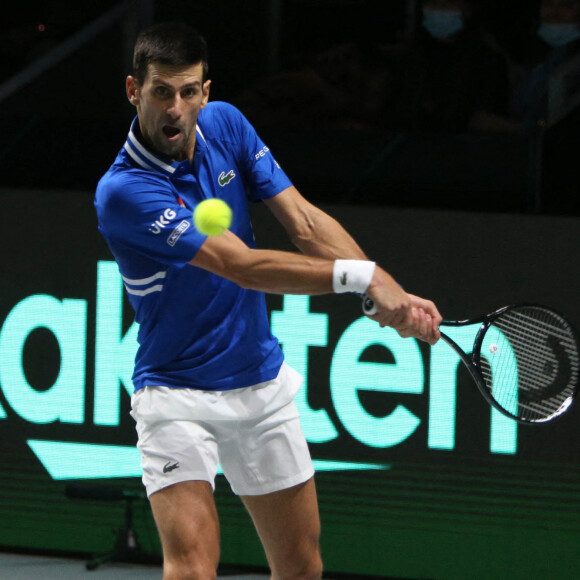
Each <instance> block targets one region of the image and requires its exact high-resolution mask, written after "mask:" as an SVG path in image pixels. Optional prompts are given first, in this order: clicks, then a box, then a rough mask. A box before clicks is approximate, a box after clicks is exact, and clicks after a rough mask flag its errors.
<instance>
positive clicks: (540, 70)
mask: <svg viewBox="0 0 580 580" xmlns="http://www.w3.org/2000/svg"><path fill="white" fill-rule="evenodd" d="M529 53H530V54H533V55H534V60H533V61H532V63H530V64H528V66H527V67H525V68H527V70H525V69H524V72H523V74H522V79H521V81H520V83H519V86H518V87H516V89H515V91H514V99H513V102H512V106H511V115H512V117H513V118H514V119H515V120H517V121H518V122H519V123H520V124H521V125H520V128H521V132H522V133H523V134H525V135H530V134H533V133H534V132H536V131H537V130H539V129H542V128H544V127H545V126H546V125H547V123H548V121H549V119H548V113H549V111H548V106H549V100H548V98H549V83H550V78H551V77H552V76H553V75H554V73H556V72H557V71H558V69H560V67H562V66H563V65H565V64H566V63H569V62H570V61H571V59H573V58H574V57H576V56H577V55H579V54H580V0H542V1H541V4H540V10H539V23H538V25H537V28H536V43H535V46H534V44H532V46H531V47H530V50H529ZM567 83H568V86H567V89H568V90H569V91H571V92H575V91H577V90H578V89H580V68H578V69H577V70H576V71H572V74H571V75H569V76H568V78H567Z"/></svg>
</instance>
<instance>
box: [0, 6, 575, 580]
mask: <svg viewBox="0 0 580 580" xmlns="http://www.w3.org/2000/svg"><path fill="white" fill-rule="evenodd" d="M146 4H147V3H146V2H141V3H139V2H137V3H135V4H134V5H133V8H132V11H133V12H132V14H133V16H135V17H136V18H137V20H138V19H139V18H145V16H144V15H143V14H142V13H143V11H144V6H145V5H146ZM116 5H117V4H116V3H115V2H110V1H109V2H101V1H98V2H97V1H92V2H82V3H73V2H66V1H48V2H39V3H35V2H32V3H27V4H26V5H24V4H21V5H17V4H11V5H3V7H2V8H0V11H1V14H2V18H0V51H1V54H2V57H3V69H2V71H1V75H2V78H0V83H1V82H7V81H8V80H9V79H11V78H12V77H13V75H17V74H18V73H19V71H22V70H23V69H24V68H25V67H26V66H29V65H33V64H34V63H35V62H37V59H38V58H42V56H43V55H46V54H50V50H51V49H52V48H55V47H57V46H58V45H59V44H60V43H62V42H65V41H67V40H70V39H71V38H74V36H75V34H76V33H78V32H79V30H82V29H83V27H84V26H86V25H88V24H90V23H91V22H93V21H94V19H95V18H99V17H102V16H103V15H105V14H107V11H108V10H109V9H112V8H114V7H115V6H116ZM481 8H482V9H483V12H484V16H485V22H486V25H487V26H488V27H489V29H490V30H492V31H493V32H494V33H495V34H496V37H497V39H498V40H499V41H500V42H501V43H502V45H503V46H505V47H506V49H509V50H510V51H512V53H513V54H514V57H515V58H519V59H525V58H526V55H527V53H526V47H527V46H528V45H527V38H528V36H529V33H530V29H532V28H533V26H534V17H533V14H534V13H535V11H536V3H535V2H528V1H525V0H517V1H516V0H511V1H510V2H500V1H499V0H494V1H493V2H482V3H481ZM276 9H278V10H279V11H280V12H279V13H278V16H279V18H280V23H281V24H280V27H279V29H278V33H277V35H274V34H273V29H272V19H273V18H274V17H275V15H276V11H275V10H276ZM153 16H154V18H155V19H156V20H173V19H179V20H185V21H187V22H190V23H191V24H193V25H195V26H196V27H198V28H199V29H200V30H201V31H202V32H203V33H204V34H205V35H206V37H207V39H208V42H209V46H210V73H211V74H210V76H211V77H212V79H213V84H212V98H213V99H224V100H230V99H231V100H235V99H236V97H237V96H238V95H239V93H240V91H242V90H243V89H244V88H245V87H246V86H248V85H249V84H252V83H255V82H258V81H259V80H260V79H261V78H263V77H265V76H267V75H268V74H270V73H271V72H272V71H273V70H274V69H292V67H296V66H299V65H300V64H301V63H302V62H303V61H304V60H305V59H308V58H309V57H310V55H312V54H314V53H316V52H317V51H319V50H323V49H324V48H325V47H328V46H330V45H332V44H333V43H336V41H337V40H340V41H342V40H351V41H354V42H358V43H368V42H373V41H380V42H382V41H385V40H386V41H396V40H398V39H399V38H400V37H401V35H403V34H404V33H405V30H406V26H407V24H406V5H405V2H403V1H402V0H368V1H367V0H364V1H363V0H320V1H317V2H311V1H310V2H307V1H300V0H285V1H284V2H269V1H266V0H252V1H250V2H238V1H234V0H225V1H221V2H213V1H210V0H200V1H198V2H190V1H180V0H171V1H170V0H158V1H157V2H155V3H154V14H153ZM41 23H42V24H44V25H45V30H44V32H40V31H39V30H38V26H39V24H41ZM127 30H128V29H127V24H126V21H124V20H119V21H118V22H117V23H115V24H112V25H111V27H110V28H105V29H104V30H103V31H101V32H99V33H98V34H97V35H96V36H95V37H94V38H93V39H92V40H91V41H90V42H88V43H87V44H83V45H82V46H81V47H80V48H79V49H78V50H76V51H75V52H74V54H71V55H70V56H68V57H66V58H64V59H63V60H62V61H60V62H59V63H58V64H57V65H55V66H54V67H52V68H50V69H49V70H47V71H46V72H44V73H43V74H41V75H40V76H38V77H37V78H35V79H34V80H33V81H31V82H30V83H27V84H25V85H24V86H23V87H22V88H21V89H19V90H18V91H16V92H15V93H14V94H12V95H11V96H9V97H7V98H5V99H4V100H2V101H1V102H0V128H1V131H0V188H1V189H0V199H1V200H2V209H3V218H2V219H3V225H2V227H1V228H0V236H1V239H2V244H3V248H5V251H4V252H3V253H2V256H1V258H0V260H1V262H2V272H3V276H2V281H1V285H2V290H1V292H0V328H1V325H2V324H3V321H4V320H5V318H6V316H7V315H8V314H9V313H10V311H11V310H12V309H13V308H14V307H15V306H16V304H18V303H19V302H20V301H21V300H23V299H25V298H26V297H28V296H30V295H32V294H39V293H46V294H48V295H51V296H54V297H56V298H57V299H64V298H78V299H83V300H86V301H87V303H88V329H87V340H88V342H87V348H88V352H87V373H86V405H87V417H88V418H90V417H91V413H92V395H93V393H92V389H93V381H94V362H93V360H94V350H95V346H94V326H95V306H96V305H95V292H96V290H95V285H96V264H97V261H98V260H103V259H110V255H109V253H108V250H107V248H106V247H105V245H104V242H103V241H102V239H101V238H100V237H99V235H98V233H97V230H96V220H95V216H94V211H93V207H92V196H93V192H94V188H95V186H96V183H97V181H98V179H99V177H100V176H101V175H102V174H103V173H104V171H106V169H107V168H108V166H109V165H110V163H111V162H112V160H113V159H114V157H115V155H116V153H117V151H118V150H119V149H120V148H121V146H122V144H123V142H124V140H125V138H126V134H127V130H128V127H129V124H130V122H131V119H132V117H133V114H134V110H133V109H132V108H131V107H130V106H129V104H128V103H127V102H126V98H125V94H124V82H125V76H126V75H127V74H128V72H129V66H128V59H127V51H126V46H127V41H128V39H130V35H129V36H127ZM273 46H274V47H276V51H275V52H273V51H272V47H273ZM0 89H1V85H0ZM297 90H300V87H297ZM360 98H361V99H364V98H365V95H364V94H361V95H360ZM571 127H573V125H572V124H568V122H565V123H562V124H560V125H559V126H557V127H555V128H554V129H553V131H552V132H551V134H550V135H549V136H548V138H549V139H550V140H551V141H552V142H557V143H560V144H563V145H564V146H565V147H566V148H567V149H569V150H570V151H572V152H574V151H577V145H578V143H577V140H578V134H577V133H575V132H574V131H572V130H571ZM261 134H262V137H263V138H264V140H265V142H266V143H267V144H268V145H269V146H270V147H271V149H272V150H273V151H274V154H275V155H276V158H277V159H278V161H279V162H280V163H281V164H282V166H283V167H284V169H285V170H286V171H287V173H288V174H289V175H290V177H291V178H292V179H293V180H294V181H295V183H296V185H297V186H298V187H299V188H300V189H301V191H302V192H303V193H304V194H305V195H306V196H307V197H308V198H310V199H312V200H313V201H315V202H317V203H320V204H322V206H323V207H324V208H325V209H327V210H328V211H329V213H331V214H332V215H334V216H335V217H337V218H338V219H339V220H340V221H341V223H343V224H344V225H345V226H346V228H347V229H348V230H349V231H350V232H351V233H352V234H353V235H354V236H355V238H356V239H357V240H358V241H359V242H360V245H361V246H362V247H363V248H364V249H365V251H366V252H367V253H368V255H369V256H370V257H371V258H372V259H375V260H377V261H378V262H379V263H380V264H381V265H382V266H384V267H385V268H386V269H387V270H389V271H391V272H392V273H393V274H394V275H395V277H396V278H397V279H398V280H400V281H401V283H402V284H403V285H404V286H405V288H406V289H408V290H409V291H411V292H415V293H417V294H421V295H425V296H427V297H429V298H432V299H433V300H435V301H436V303H437V304H438V306H439V308H440V310H441V311H442V313H443V314H444V316H445V317H447V318H466V317H469V316H472V315H476V314H481V313H483V312H487V311H490V310H494V309H496V308H498V307H499V306H502V305H504V304H507V303H511V302H518V301H522V300H524V301H531V302H539V303H544V304H548V305H550V306H553V307H554V308H556V309H558V310H560V311H562V312H564V313H565V314H566V315H567V316H568V317H569V318H570V319H571V320H572V322H573V323H574V325H575V326H576V327H577V328H580V306H579V305H578V288H579V282H580V276H579V274H578V266H577V262H578V249H579V243H580V239H579V236H580V230H579V228H578V211H577V208H578V206H577V205H574V204H572V205H570V204H569V201H570V198H569V197H568V198H567V199H566V200H563V199H562V200H561V196H562V191H564V190H566V191H567V192H575V191H576V187H577V183H578V182H577V181H576V176H575V174H574V172H571V173H569V174H568V175H566V178H565V180H564V181H562V182H561V183H562V187H561V188H560V187H558V188H555V187H553V186H550V185H549V184H550V183H553V182H554V181H553V179H552V180H551V181H550V179H546V172H547V171H548V170H549V169H550V168H549V167H548V166H546V163H545V158H544V155H545V153H543V154H541V155H539V154H538V151H537V149H536V147H535V143H534V142H533V141H531V140H527V139H522V138H518V137H508V136H490V135H473V134H460V135H435V134H396V133H392V132H388V131H380V130H369V129H365V130H357V131H353V130H340V131H339V130H334V129H328V130H317V131H314V130H308V129H300V130H298V129H296V130H291V129H287V128H286V129H283V130H282V129H280V130H276V129H272V128H270V129H268V130H265V131H263V132H261ZM577 165H578V164H577V163H576V166H577ZM538 192H539V194H540V200H541V202H542V203H540V204H539V205H538V204H537V203H536V201H537V196H538ZM573 194H574V195H575V193H573ZM567 195H569V194H567ZM572 199H575V198H574V197H572ZM564 201H566V203H564ZM548 202H549V203H548ZM254 224H255V229H256V233H257V239H258V242H259V244H260V245H262V246H264V247H288V246H287V244H286V242H285V240H284V239H283V238H282V236H281V234H280V230H279V228H278V227H277V226H276V225H275V224H274V222H273V221H272V219H271V217H270V216H268V215H267V214H266V213H265V212H264V208H261V207H257V208H255V213H254ZM281 300H282V299H281V298H280V297H270V298H269V306H270V308H271V309H279V308H281ZM311 310H312V311H315V312H324V313H327V314H328V315H329V317H330V318H329V345H328V347H327V348H324V349H321V348H316V349H315V348H312V349H310V353H309V357H310V358H309V363H310V366H309V368H310V375H309V377H308V378H309V384H310V385H311V391H312V393H311V404H312V406H313V407H315V408H316V407H323V408H326V409H327V410H328V412H329V413H330V414H331V416H332V418H333V420H334V423H335V424H336V425H337V426H339V427H340V425H339V421H338V418H337V417H336V416H335V415H334V414H333V410H332V408H331V403H330V400H329V393H328V391H329V384H328V383H329V381H328V368H329V364H330V360H331V356H332V352H333V351H334V348H335V346H336V342H337V340H338V338H339V337H340V336H341V334H342V332H343V331H344V329H345V328H346V327H347V326H348V325H350V324H351V323H352V322H353V321H354V320H356V319H357V318H358V317H359V316H360V304H359V302H358V300H356V299H354V298H353V297H349V296H341V297H336V296H329V297H319V298H313V299H312V300H311ZM125 313H126V320H125V324H126V326H128V325H129V324H130V322H131V313H130V311H129V310H128V309H126V311H125ZM421 352H422V355H423V357H424V360H425V362H426V364H428V360H429V349H428V348H427V347H424V346H422V347H421ZM366 356H368V357H370V358H371V360H375V359H376V360H378V361H382V359H381V356H384V353H380V352H377V351H373V352H370V353H366ZM0 357H2V353H1V352H0ZM59 364H60V358H59V352H58V347H57V346H56V345H55V341H54V340H53V339H52V338H51V335H50V333H49V332H48V331H45V332H42V331H38V332H37V333H35V334H34V335H31V338H30V341H29V343H28V344H27V348H26V350H25V359H24V365H25V368H26V373H27V377H28V378H29V380H30V381H31V383H32V384H34V385H35V388H38V389H39V390H42V389H46V388H50V385H51V384H52V383H53V382H54V378H55V376H56V374H57V373H58V369H59ZM380 395H381V394H379V396H378V397H376V396H375V397H374V398H373V397H371V398H368V399H365V401H363V402H364V404H365V405H367V406H368V408H369V409H372V410H373V412H375V413H377V415H379V416H380V415H381V414H383V415H386V414H387V413H388V412H390V411H391V410H392V409H393V408H394V406H395V405H396V404H398V403H401V404H405V405H407V406H408V407H409V409H410V410H411V411H412V412H413V413H415V414H417V416H419V417H421V418H426V416H427V415H426V413H427V408H428V400H429V391H428V384H426V388H425V392H424V393H423V395H421V396H414V397H411V398H409V397H407V398H405V397H404V396H402V395H401V396H397V395H394V394H392V395H386V396H385V397H381V396H380ZM0 403H1V404H2V406H3V407H4V408H5V409H6V411H7V413H8V418H7V419H0V519H1V520H2V521H3V522H9V525H4V526H2V528H1V530H0V547H2V548H4V549H11V550H32V551H38V552H43V551H50V552H60V553H62V552H64V553H72V554H94V553H99V552H105V551H107V550H109V549H110V548H111V547H112V544H113V543H114V530H115V529H116V528H118V527H119V526H120V525H122V521H123V509H124V506H123V503H122V502H105V503H102V502H96V501H91V500H86V501H80V500H70V499H67V498H66V497H65V493H64V492H65V487H66V484H67V482H63V481H54V480H52V479H51V478H50V476H49V475H48V474H47V472H46V471H45V470H44V468H43V467H42V465H40V463H39V462H38V460H37V458H36V456H35V455H34V454H33V453H32V452H31V450H30V448H29V446H28V445H27V444H26V441H27V439H31V438H37V439H47V440H63V441H85V442H94V443H110V444H118V445H132V444H134V443H135V433H134V427H133V424H132V421H131V419H130V417H129V416H128V409H129V398H128V396H126V397H124V398H123V400H122V412H123V419H122V421H121V425H120V426H118V427H114V428H110V427H97V426H94V425H92V424H91V423H90V421H88V422H87V424H85V425H80V426H71V425H63V424H58V423H54V424H49V425H33V424H30V423H28V422H26V421H24V420H23V419H22V418H20V417H18V416H17V415H16V414H15V413H14V412H12V410H11V409H10V407H9V405H8V404H7V402H6V400H5V398H4V396H3V395H2V385H0ZM579 418H580V415H579V411H578V408H573V409H572V411H571V412H570V413H569V414H568V415H566V416H565V417H564V418H562V419H561V420H560V421H558V422H556V423H554V424H553V425H546V426H542V427H537V428H523V427H522V428H520V429H519V431H518V452H517V454H516V455H515V456H505V457H502V456H498V455H495V456H492V455H491V454H490V453H489V450H488V447H489V442H488V435H489V434H488V428H489V407H488V406H487V404H486V403H485V402H484V401H483V400H482V399H481V397H480V395H479V394H478V393H477V391H476V390H475V388H474V387H473V385H472V384H471V382H470V380H469V378H468V377H465V376H460V389H459V395H458V413H457V441H456V448H455V449H454V450H453V451H440V450H439V451H438V450H433V449H428V447H427V444H426V426H425V423H426V419H424V420H423V422H422V424H421V426H420V427H419V428H418V430H417V432H416V433H414V434H413V436H412V437H410V438H409V440H407V441H405V442H404V443H403V444H401V445H400V446H397V447H393V448H390V449H386V450H384V449H383V450H375V449H370V448H367V447H365V446H363V445H361V444H360V443H357V442H356V441H355V440H354V439H353V438H352V437H350V436H349V435H348V433H347V432H346V431H345V430H344V429H343V428H340V437H339V439H338V440H337V441H335V442H333V443H332V444H327V445H318V446H317V445H314V446H313V448H312V452H313V456H314V457H315V458H317V459H333V458H340V459H344V460H353V461H376V462H380V463H387V464H389V465H390V466H391V468H390V469H389V470H388V471H385V472H379V473H368V474H360V473H349V472H344V473H335V474H330V473H321V474H319V476H318V489H319V495H320V506H321V514H322V520H323V530H324V533H323V540H322V542H323V554H324V557H325V562H326V567H327V569H328V570H329V571H332V572H342V573H344V574H346V575H350V576H352V575H354V574H357V573H360V574H368V575H375V576H381V577H398V578H438V579H439V578H441V579H453V578H456V579H458V580H459V579H461V580H463V579H465V578H490V579H491V578H506V577H510V578H514V579H518V578H522V579H524V578H525V579H526V580H528V579H529V578H541V579H543V578H545V579H546V580H552V579H553V578H559V579H570V580H572V579H573V578H576V577H577V570H578V568H579V566H580V557H579V556H578V550H577V545H578V540H579V539H580V523H579V522H580V513H578V509H577V507H576V506H577V497H578V492H579V491H580V464H579V461H578V452H577V450H578V447H579V444H580V441H579V435H578V428H577V425H578V420H579ZM80 483H82V482H80ZM98 483H99V484H102V485H105V486H109V487H114V488H118V487H121V488H123V489H130V490H134V491H139V490H141V483H140V481H138V480H137V479H130V480H113V481H102V482H98ZM216 500H217V503H218V510H219V513H220V519H221V522H222V534H223V542H222V551H223V561H224V562H226V563H233V564H246V565H258V566H264V565H265V561H264V558H263V554H262V550H261V548H260V546H259V543H258V541H257V539H256V536H255V533H254V532H253V531H252V529H251V522H250V521H249V518H248V516H247V515H246V513H245V512H244V510H243V508H242V507H241V506H240V503H239V501H238V500H237V498H235V497H234V496H233V495H232V494H231V492H230V491H229V487H228V485H227V483H226V482H225V481H224V480H223V478H221V477H220V478H218V485H217V489H216ZM135 527H136V529H137V531H138V533H139V538H140V540H141V542H142V544H143V546H144V549H145V550H146V551H147V552H148V553H150V554H153V555H156V556H157V557H158V556H159V544H158V540H157V536H156V532H155V528H154V524H153V522H152V519H151V516H150V512H149V506H148V504H147V503H146V502H141V501H139V502H136V505H135ZM530 554H533V555H535V556H533V557H530ZM540 556H541V557H540Z"/></svg>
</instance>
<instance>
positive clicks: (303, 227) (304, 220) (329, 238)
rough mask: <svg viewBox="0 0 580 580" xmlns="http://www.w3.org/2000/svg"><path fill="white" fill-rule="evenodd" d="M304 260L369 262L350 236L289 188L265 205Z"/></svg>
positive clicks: (267, 201) (296, 191)
mask: <svg viewBox="0 0 580 580" xmlns="http://www.w3.org/2000/svg"><path fill="white" fill-rule="evenodd" d="M264 203H265V204H266V205H267V206H268V208H269V209H270V211H271V212H272V213H273V214H274V215H275V216H276V218H277V219H278V221H279V222H280V223H281V224H282V226H283V227H284V229H285V230H286V231H287V232H288V235H289V236H290V240H291V241H292V243H293V244H294V245H295V246H296V247H297V248H298V249H299V250H300V251H301V252H302V253H303V254H305V255H306V256H318V257H321V258H326V259H328V260H335V259H340V258H344V259H352V260H368V258H367V257H366V255H365V253H364V252H363V251H362V250H361V248H360V247H359V245H358V244H357V243H356V242H355V240H354V239H353V238H352V236H351V235H350V234H349V233H348V232H347V231H346V230H345V229H344V228H343V227H342V226H341V225H340V224H339V223H338V222H337V221H336V220H335V219H334V218H332V217H331V216H329V215H328V214H327V213H325V212H323V211H322V210H321V209H319V208H317V207H316V206H314V205H312V204H311V203H310V202H309V201H307V200H306V199H305V198H304V197H302V195H301V194H300V193H299V192H298V190H297V189H296V188H295V187H294V186H292V187H289V188H288V189H285V190H284V191H282V192H281V193H279V194H278V195H276V196H275V197H273V198H271V199H269V200H266V201H265V202H264Z"/></svg>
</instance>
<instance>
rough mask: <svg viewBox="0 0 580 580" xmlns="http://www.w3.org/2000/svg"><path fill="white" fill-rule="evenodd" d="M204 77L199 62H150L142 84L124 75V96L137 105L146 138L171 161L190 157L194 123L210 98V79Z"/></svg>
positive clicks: (193, 140)
mask: <svg viewBox="0 0 580 580" xmlns="http://www.w3.org/2000/svg"><path fill="white" fill-rule="evenodd" d="M202 81H203V66H202V64H201V63H198V64H196V65H192V66H185V67H182V66H179V67H176V66H170V65H163V64H157V63H154V64H150V65H149V69H148V71H147V76H146V77H145V81H144V83H143V85H142V86H141V85H140V84H139V82H138V80H137V79H136V78H135V77H132V76H130V77H128V78H127V96H128V97H129V101H130V102H131V103H132V104H133V105H135V106H136V107H137V114H138V115H139V125H140V128H141V133H142V135H143V137H144V139H145V141H146V142H147V143H148V144H149V146H151V147H152V148H153V149H154V150H155V151H157V152H158V153H162V154H163V155H166V156H167V157H169V158H171V159H172V160H174V161H183V160H184V159H192V157H193V150H194V147H195V125H196V123H197V116H198V115H199V111H200V110H201V109H203V108H204V107H205V106H206V105H207V101H208V99H209V85H210V82H211V81H209V80H207V81H205V83H203V82H202Z"/></svg>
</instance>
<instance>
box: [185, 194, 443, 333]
mask: <svg viewBox="0 0 580 580" xmlns="http://www.w3.org/2000/svg"><path fill="white" fill-rule="evenodd" d="M286 194H287V195H286ZM280 196H282V197H280ZM277 198H280V199H277ZM273 199H277V201H276V202H273V201H272V200H270V201H269V202H268V205H269V207H270V208H271V210H272V211H273V212H274V214H275V215H276V217H277V218H278V219H279V220H280V222H281V223H282V225H283V226H284V227H285V229H286V230H287V231H288V233H289V234H290V237H291V239H292V241H293V242H294V244H295V245H296V247H297V248H298V249H299V250H301V252H302V254H299V253H292V252H282V251H277V250H261V249H252V248H249V247H248V246H246V245H245V244H244V243H243V242H242V241H241V240H240V239H239V238H238V237H237V236H235V235H234V234H233V233H232V232H230V231H226V232H224V233H223V234H222V235H220V236H215V237H211V238H207V240H206V241H205V242H204V244H203V246H202V247H201V248H200V250H199V251H198V253H197V254H196V256H195V257H194V258H193V259H192V260H191V262H190V263H191V264H192V265H193V266H197V267H199V268H203V269H204V270H208V271H210V272H213V273H214V274H217V275H219V276H222V277H224V278H227V279H228V280H231V281H232V282H235V283H236V284H238V285H239V286H241V287H243V288H248V289H252V290H259V291H261V292H268V293H272V294H307V295H315V294H327V293H331V292H332V291H333V284H332V278H333V268H334V260H335V259H337V258H348V259H361V260H366V259H367V258H366V256H365V255H364V253H363V252H362V250H361V249H360V248H359V246H358V245H357V244H356V242H355V241H354V240H353V238H352V237H351V236H350V235H349V234H348V233H347V232H346V231H345V230H344V229H343V228H342V226H340V224H338V222H336V221H335V220H334V219H332V218H331V217H330V216H328V215H327V214H325V213H324V212H322V211H321V210H319V209H318V208H316V207H315V206H313V205H312V204H309V203H308V202H306V200H304V198H302V196H300V194H299V193H298V192H297V191H296V190H295V188H289V189H288V190H285V191H284V192H282V193H280V194H279V195H278V196H276V197H275V198H273ZM367 292H368V294H369V295H370V296H371V298H373V300H374V301H375V304H376V305H377V307H378V312H377V314H376V315H374V316H373V317H372V318H373V319H374V320H376V321H377V322H379V324H381V326H392V327H393V328H395V329H397V330H398V331H399V333H400V334H401V335H402V336H415V337H417V338H421V339H423V340H426V341H428V342H431V343H433V342H435V341H436V340H437V338H438V330H437V328H436V326H435V325H434V322H433V321H434V317H435V316H436V315H435V313H436V308H435V306H434V305H433V304H432V303H429V302H428V301H424V300H422V299H420V298H416V297H414V296H411V295H410V294H407V293H406V292H404V291H403V290H402V289H401V288H400V287H399V285H398V284H397V283H396V282H395V280H394V279H393V278H392V277H391V276H390V275H389V274H388V273H387V272H385V271H384V270H382V269H381V268H379V267H377V268H376V269H375V273H374V274H373V279H372V281H371V284H370V285H369V287H368V289H367ZM436 314H438V313H436ZM437 326H438V322H437Z"/></svg>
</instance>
